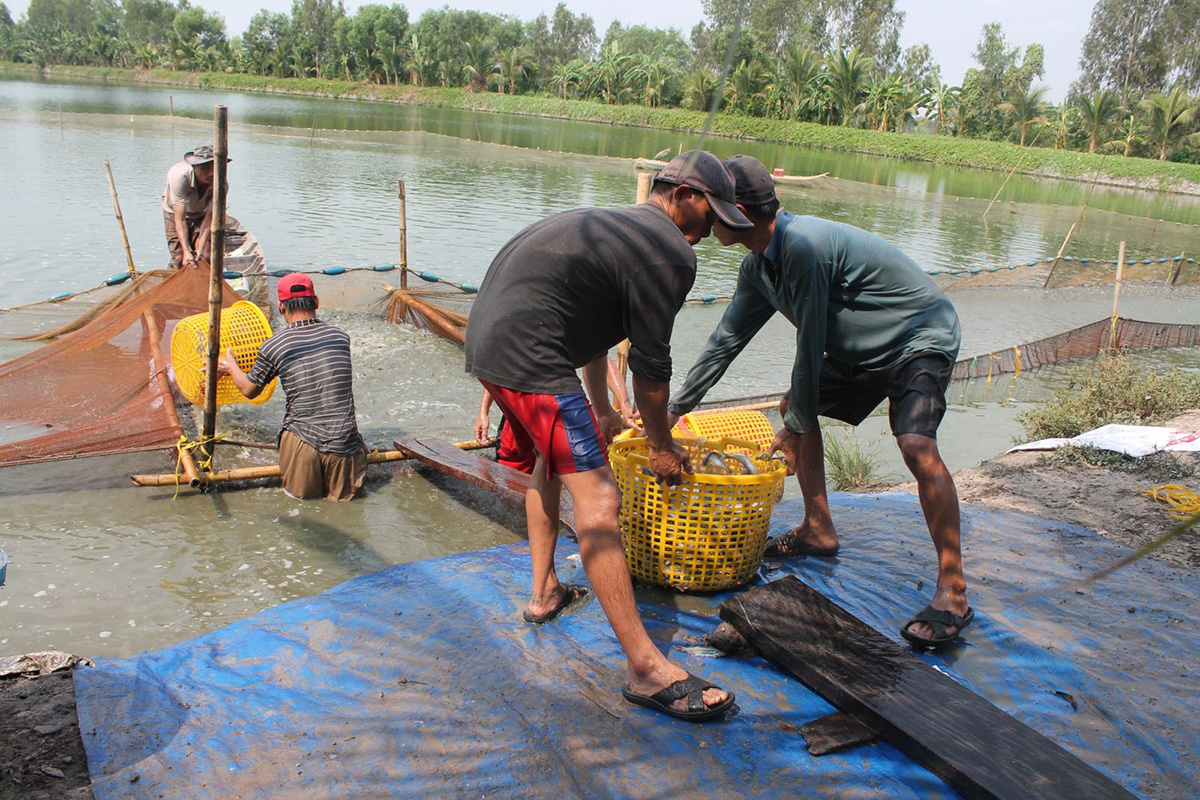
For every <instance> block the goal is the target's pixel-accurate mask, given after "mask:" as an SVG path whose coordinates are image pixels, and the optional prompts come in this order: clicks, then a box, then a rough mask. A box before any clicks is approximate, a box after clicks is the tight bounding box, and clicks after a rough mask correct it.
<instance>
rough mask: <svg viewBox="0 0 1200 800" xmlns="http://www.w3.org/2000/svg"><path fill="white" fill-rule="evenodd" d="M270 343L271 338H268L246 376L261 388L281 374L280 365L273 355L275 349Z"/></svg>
mask: <svg viewBox="0 0 1200 800" xmlns="http://www.w3.org/2000/svg"><path fill="white" fill-rule="evenodd" d="M269 344H270V340H267V341H266V342H264V343H263V346H262V347H261V348H259V351H258V355H257V356H256V357H255V359H254V366H253V367H251V368H250V371H249V372H247V373H246V377H247V378H248V379H249V380H250V382H251V383H253V384H254V385H255V386H258V387H259V388H261V387H263V386H266V385H267V384H268V383H270V382H271V381H272V380H274V379H275V376H277V375H278V374H279V366H278V365H277V364H276V363H275V360H274V359H273V358H272V357H271V354H272V353H273V352H274V351H273V349H272V348H271V347H269Z"/></svg>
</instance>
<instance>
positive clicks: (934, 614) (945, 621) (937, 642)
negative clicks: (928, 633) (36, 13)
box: [900, 606, 975, 650]
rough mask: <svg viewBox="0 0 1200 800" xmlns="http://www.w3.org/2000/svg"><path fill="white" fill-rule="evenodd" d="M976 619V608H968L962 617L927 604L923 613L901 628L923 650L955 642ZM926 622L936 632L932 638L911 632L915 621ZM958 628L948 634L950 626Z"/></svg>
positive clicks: (914, 644)
mask: <svg viewBox="0 0 1200 800" xmlns="http://www.w3.org/2000/svg"><path fill="white" fill-rule="evenodd" d="M974 619H975V609H973V608H967V613H966V614H963V615H962V616H961V617H960V616H959V615H958V614H955V613H954V612H953V611H942V610H940V609H937V608H934V607H933V606H925V608H923V609H922V610H921V613H919V614H917V615H916V616H915V617H913V618H912V619H910V620H909V621H908V622H906V623H904V627H903V628H901V629H900V635H901V636H903V637H904V638H905V639H907V640H908V641H909V642H910V643H911V644H912V645H913V647H916V648H917V649H922V650H932V649H934V648H936V647H941V646H942V645H944V644H948V643H949V642H953V641H954V640H955V639H957V638H958V637H959V636H960V635H961V634H962V632H963V631H964V630H966V628H967V626H968V625H970V624H971V622H972V621H973V620H974ZM917 622H924V623H925V624H926V625H928V626H929V627H931V628H933V632H934V634H935V636H934V638H932V639H925V638H922V637H920V636H916V635H914V634H912V633H909V631H908V629H909V628H911V627H912V626H913V624H914V623H917ZM952 627H954V628H958V631H957V632H956V633H955V634H954V635H953V636H947V635H946V631H948V630H949V629H950V628H952Z"/></svg>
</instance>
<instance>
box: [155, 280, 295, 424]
mask: <svg viewBox="0 0 1200 800" xmlns="http://www.w3.org/2000/svg"><path fill="white" fill-rule="evenodd" d="M270 336H271V323H270V322H268V321H267V318H266V316H265V315H264V314H263V312H262V310H261V309H259V307H258V306H256V305H254V303H249V302H246V301H245V300H239V301H237V302H236V303H234V304H233V305H232V306H230V307H229V308H224V309H221V353H222V354H224V353H225V351H226V350H227V349H228V350H233V357H234V358H235V359H236V360H237V363H238V366H239V367H241V368H242V369H243V370H245V371H247V372H249V371H250V368H251V367H253V366H254V359H255V358H257V357H258V348H260V347H262V343H263V342H265V341H266V340H267V339H269V338H270ZM207 357H208V314H193V315H192V316H190V317H184V318H183V319H181V320H179V323H178V324H177V325H176V326H175V332H174V333H172V334H171V366H172V367H173V368H174V370H175V384H176V385H177V386H178V387H179V392H180V394H182V395H183V396H184V397H186V398H187V399H188V401H189V402H191V403H194V404H196V405H199V404H201V403H203V402H204V363H205V360H206V359H207ZM275 383H276V382H275V381H274V380H272V381H271V382H270V383H269V384H267V385H266V386H264V387H263V390H262V392H261V393H260V394H259V395H258V397H256V398H254V399H253V400H247V399H246V396H245V395H243V394H242V393H241V392H239V391H238V388H237V387H236V386H234V385H233V379H232V378H230V377H229V376H222V377H221V378H220V379H219V380H218V381H217V405H232V404H233V403H253V404H254V405H256V406H258V405H262V404H263V403H265V402H267V401H268V400H270V399H271V395H272V394H273V393H274V392H275Z"/></svg>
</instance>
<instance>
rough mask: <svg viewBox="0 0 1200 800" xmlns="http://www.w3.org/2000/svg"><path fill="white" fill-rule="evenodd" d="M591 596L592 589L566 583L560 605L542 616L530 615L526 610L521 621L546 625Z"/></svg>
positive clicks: (522, 613)
mask: <svg viewBox="0 0 1200 800" xmlns="http://www.w3.org/2000/svg"><path fill="white" fill-rule="evenodd" d="M589 594H591V589H589V588H587V587H586V586H580V585H578V584H574V583H564V584H563V595H562V598H561V599H560V600H559V601H558V605H556V606H555V607H554V608H552V609H550V610H549V611H547V612H546V613H545V614H542V615H540V616H539V615H536V614H530V613H529V609H525V610H524V611H523V612H521V619H523V620H525V621H526V622H532V623H533V624H534V625H545V624H546V623H547V622H549V621H550V620H552V619H554V618H555V617H557V616H558V615H559V614H561V613H563V612H564V611H566V610H567V609H568V608H570V607H571V606H573V605H574V604H575V603H578V602H579V601H580V600H584V599H586V598H587V596H588V595H589Z"/></svg>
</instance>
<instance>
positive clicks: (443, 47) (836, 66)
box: [0, 0, 1200, 191]
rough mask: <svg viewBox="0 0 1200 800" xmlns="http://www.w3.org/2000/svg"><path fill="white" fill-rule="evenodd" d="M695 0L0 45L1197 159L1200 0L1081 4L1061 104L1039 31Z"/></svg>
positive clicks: (885, 5) (886, 135)
mask: <svg viewBox="0 0 1200 800" xmlns="http://www.w3.org/2000/svg"><path fill="white" fill-rule="evenodd" d="M703 13H704V19H703V21H700V22H698V23H697V24H696V25H695V26H694V27H692V28H691V30H690V32H689V33H687V34H686V35H685V34H684V32H682V31H680V30H678V29H675V28H669V29H665V30H664V29H657V28H650V27H647V26H642V25H634V26H625V25H622V24H621V23H620V22H619V21H615V22H613V23H612V25H610V26H609V27H608V29H607V30H605V31H604V32H603V35H600V34H599V32H597V30H596V28H595V24H594V22H593V20H592V19H591V18H590V17H589V16H588V15H586V14H578V13H574V12H572V11H571V10H570V9H569V8H568V6H567V4H566V3H565V2H564V3H559V4H558V6H557V7H556V8H555V9H554V12H553V14H540V15H538V16H537V17H535V18H533V19H528V20H523V19H520V18H519V17H517V16H515V15H511V14H489V13H483V12H479V11H472V10H462V9H455V8H450V7H449V6H445V7H442V8H436V9H429V10H427V11H425V12H423V13H422V14H421V15H420V17H419V18H417V19H415V20H410V19H409V13H408V9H407V8H405V7H404V6H403V5H400V4H392V5H382V4H374V3H368V4H364V5H362V6H360V7H358V8H356V9H355V10H354V11H353V13H348V12H347V11H346V10H345V7H344V5H343V4H342V3H341V2H335V0H293V2H292V7H291V11H290V14H289V13H282V12H273V11H269V10H266V9H263V10H261V11H259V12H258V13H257V14H255V15H254V17H253V18H252V19H251V21H250V23H249V25H248V27H247V28H246V30H245V31H244V32H242V33H240V34H237V33H236V32H230V33H233V35H230V33H227V31H226V29H225V21H224V19H223V18H222V17H221V16H220V15H219V14H216V13H213V12H211V11H208V10H207V9H205V8H203V7H201V6H198V5H193V4H192V3H191V2H189V0H30V3H29V7H28V9H27V11H26V13H25V14H24V15H23V16H22V17H21V18H20V19H17V20H14V19H13V17H12V14H11V12H9V10H8V8H7V7H6V6H5V4H4V2H2V0H0V61H8V62H19V63H22V64H28V65H32V66H35V67H48V66H49V67H53V68H55V69H60V68H61V67H60V66H59V65H69V66H77V67H100V68H119V69H122V70H134V69H136V70H138V72H137V73H136V74H135V73H132V72H129V73H126V75H125V76H126V77H135V78H137V79H143V78H146V77H148V76H149V77H153V76H155V75H158V76H159V77H158V78H157V79H158V80H167V81H171V82H183V83H187V84H193V85H201V86H207V87H210V88H223V89H246V90H257V91H279V92H292V91H296V92H311V93H316V94H324V95H333V96H351V97H362V98H369V99H375V100H385V101H393V102H408V103H423V104H428V105H438V106H448V107H455V108H471V109H483V110H489V111H505V112H509V113H520V114H538V115H546V116H554V117H562V118H566V119H581V120H592V121H597V122H606V123H612V124H626V125H639V126H645V127H653V128H665V129H671V130H678V131H685V132H699V131H701V130H702V129H703V128H704V124H705V113H704V112H705V111H707V110H708V109H710V108H716V109H717V110H718V111H719V113H718V114H717V115H716V119H715V121H714V124H713V130H714V132H715V133H717V134H720V135H723V136H732V137H743V138H755V139H763V140H769V141H775V142H782V143H786V144H794V145H800V146H807V147H817V148H825V149H831V150H840V151H846V152H862V153H869V154H873V155H884V156H895V157H899V158H908V159H919V160H925V161H933V162H938V163H944V164H950V165H958V166H969V167H980V168H985V169H1000V170H1015V171H1018V172H1022V173H1029V174H1036V175H1047V176H1055V177H1073V178H1081V177H1090V176H1091V175H1092V174H1097V173H1098V174H1100V175H1101V176H1108V179H1109V180H1110V181H1115V182H1133V183H1137V184H1139V185H1156V184H1158V185H1162V184H1167V185H1172V184H1173V185H1176V186H1182V187H1183V188H1185V189H1187V190H1192V191H1200V189H1197V186H1200V180H1198V177H1200V173H1198V172H1197V170H1196V169H1188V168H1186V167H1183V166H1176V165H1173V164H1171V163H1169V162H1179V163H1180V164H1192V165H1197V166H1200V113H1198V112H1200V98H1197V97H1196V95H1197V94H1198V93H1200V0H1178V2H1176V1H1175V0H1172V2H1166V3H1164V2H1163V0H1097V2H1096V3H1095V6H1094V8H1093V12H1092V19H1091V24H1090V25H1089V28H1088V32H1087V34H1086V36H1085V37H1084V39H1083V41H1082V43H1081V48H1080V62H1079V63H1080V70H1081V74H1080V77H1079V79H1078V81H1076V83H1075V84H1074V85H1073V86H1072V87H1071V91H1070V93H1069V94H1068V95H1067V97H1066V98H1065V99H1064V101H1063V102H1061V103H1054V102H1050V101H1049V100H1048V99H1047V98H1048V93H1049V87H1046V86H1043V85H1039V83H1038V80H1039V79H1040V78H1042V77H1043V75H1044V73H1045V69H1044V61H1045V54H1044V49H1043V47H1042V45H1040V44H1037V43H1036V42H1034V43H1029V44H1027V45H1025V46H1018V45H1016V44H1015V43H1013V42H1011V41H1009V40H1008V39H1007V38H1006V37H1005V34H1004V31H1003V29H1002V27H1001V26H1000V24H999V23H994V22H993V23H988V24H986V25H984V26H983V28H982V30H981V32H980V36H979V39H978V41H977V43H976V44H975V47H974V50H973V51H972V56H973V57H974V60H975V64H976V66H972V67H971V68H970V69H968V70H967V71H966V73H965V74H964V75H963V76H962V77H961V79H958V78H956V77H947V79H945V80H944V79H943V76H942V70H941V66H940V65H939V64H938V63H937V62H936V61H935V60H934V58H933V54H932V50H931V49H930V47H929V45H927V44H919V45H915V46H913V47H909V48H906V49H902V48H901V47H900V44H899V38H900V32H901V30H902V27H903V24H904V19H905V13H904V11H902V10H901V9H899V8H898V7H897V0H794V2H788V3H783V4H780V3H778V2H776V0H705V2H704V4H703ZM963 46H964V48H965V47H966V46H969V43H967V42H963ZM162 69H167V70H170V71H171V72H170V73H168V74H167V75H166V76H163V75H162V73H161V72H159V70H162ZM88 74H92V73H88ZM956 80H957V84H955V81H956ZM1059 89H1060V91H1061V87H1059ZM1101 154H1108V156H1109V158H1108V159H1107V161H1101V157H1102V155H1101ZM1154 162H1157V163H1154ZM1187 184H1191V185H1190V186H1189V185H1187Z"/></svg>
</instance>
